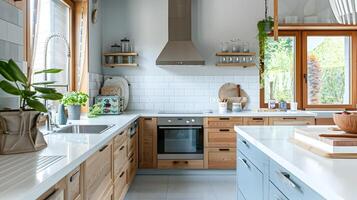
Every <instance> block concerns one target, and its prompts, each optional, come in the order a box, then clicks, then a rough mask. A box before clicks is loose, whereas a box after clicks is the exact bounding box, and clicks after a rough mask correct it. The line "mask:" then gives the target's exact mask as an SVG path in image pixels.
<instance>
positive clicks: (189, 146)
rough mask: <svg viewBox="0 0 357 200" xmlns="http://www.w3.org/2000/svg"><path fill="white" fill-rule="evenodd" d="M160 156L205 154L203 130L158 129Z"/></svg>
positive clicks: (182, 128)
mask: <svg viewBox="0 0 357 200" xmlns="http://www.w3.org/2000/svg"><path fill="white" fill-rule="evenodd" d="M158 153H159V154H203V128H202V126H192V127H180V126H177V127H170V126H168V127H164V126H159V128H158Z"/></svg>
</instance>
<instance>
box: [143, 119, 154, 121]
mask: <svg viewBox="0 0 357 200" xmlns="http://www.w3.org/2000/svg"><path fill="white" fill-rule="evenodd" d="M144 120H145V121H151V120H152V118H144Z"/></svg>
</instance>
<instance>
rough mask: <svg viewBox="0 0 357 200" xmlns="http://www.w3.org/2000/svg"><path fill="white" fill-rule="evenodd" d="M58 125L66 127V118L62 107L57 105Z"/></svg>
mask: <svg viewBox="0 0 357 200" xmlns="http://www.w3.org/2000/svg"><path fill="white" fill-rule="evenodd" d="M57 120H58V124H59V125H66V124H67V116H66V113H65V110H64V105H63V104H60V105H58V118H57Z"/></svg>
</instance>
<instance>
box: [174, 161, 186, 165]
mask: <svg viewBox="0 0 357 200" xmlns="http://www.w3.org/2000/svg"><path fill="white" fill-rule="evenodd" d="M172 163H173V164H175V165H176V164H179V163H183V164H188V161H172Z"/></svg>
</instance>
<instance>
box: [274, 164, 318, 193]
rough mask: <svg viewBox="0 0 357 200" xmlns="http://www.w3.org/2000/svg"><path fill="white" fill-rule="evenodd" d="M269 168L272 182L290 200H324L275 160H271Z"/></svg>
mask: <svg viewBox="0 0 357 200" xmlns="http://www.w3.org/2000/svg"><path fill="white" fill-rule="evenodd" d="M269 168H270V169H269V170H270V171H269V177H270V181H271V182H272V183H273V184H274V185H275V186H276V187H277V188H279V190H280V191H281V192H282V193H283V194H284V195H285V196H286V197H287V198H288V199H290V200H295V199H296V200H298V199H314V200H320V199H323V198H322V197H321V196H320V195H319V194H317V193H316V192H315V191H313V190H312V189H311V188H310V187H308V186H307V185H305V184H304V183H303V182H302V181H300V180H299V179H298V178H296V177H295V176H294V175H292V174H291V173H290V172H289V171H287V170H286V169H284V168H283V167H281V166H280V165H278V164H277V163H276V162H274V161H273V160H270V167H269Z"/></svg>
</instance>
